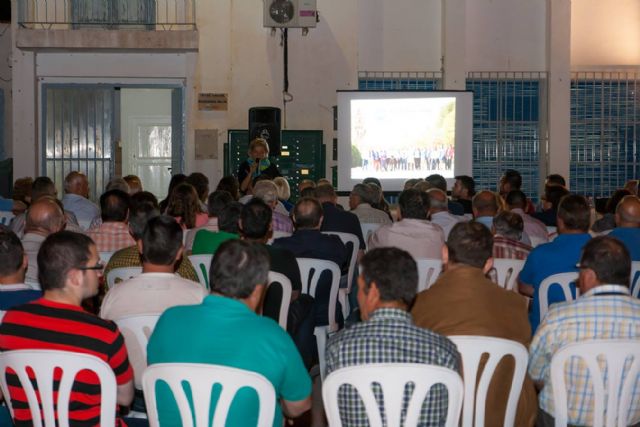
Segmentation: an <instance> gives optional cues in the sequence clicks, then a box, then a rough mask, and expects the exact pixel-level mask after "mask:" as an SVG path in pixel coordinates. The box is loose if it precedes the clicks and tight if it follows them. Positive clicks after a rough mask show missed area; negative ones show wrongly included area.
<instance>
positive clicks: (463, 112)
mask: <svg viewBox="0 0 640 427" xmlns="http://www.w3.org/2000/svg"><path fill="white" fill-rule="evenodd" d="M443 97H455V98H456V138H455V159H454V176H458V175H469V176H473V175H472V173H473V150H472V148H473V147H472V145H473V92H472V91H468V90H460V91H455V90H438V91H384V90H366V91H365V90H338V91H336V99H337V106H338V107H337V108H338V123H337V137H338V191H340V192H347V191H351V189H352V188H353V186H354V185H356V184H358V183H360V182H361V180H358V179H351V143H350V141H351V114H350V108H349V103H350V101H351V100H361V99H398V98H407V99H415V98H443ZM345 106H346V107H347V108H344V107H345ZM371 176H375V175H374V174H372V175H371ZM423 178H426V176H425V177H423ZM381 181H382V186H383V190H384V191H402V189H403V187H404V183H405V181H406V180H405V179H384V180H381ZM454 182H455V178H447V188H448V189H451V188H452V187H453V184H454Z"/></svg>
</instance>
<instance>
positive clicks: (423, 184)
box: [413, 181, 434, 193]
mask: <svg viewBox="0 0 640 427" xmlns="http://www.w3.org/2000/svg"><path fill="white" fill-rule="evenodd" d="M413 188H414V189H416V190H418V191H422V192H423V193H424V192H427V191H429V190H431V189H432V188H434V186H433V185H431V183H430V182H427V181H418V182H416V183H415V185H414V186H413Z"/></svg>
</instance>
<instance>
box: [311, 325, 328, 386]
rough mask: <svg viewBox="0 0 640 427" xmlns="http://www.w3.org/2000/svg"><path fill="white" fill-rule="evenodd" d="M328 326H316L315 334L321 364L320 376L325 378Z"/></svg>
mask: <svg viewBox="0 0 640 427" xmlns="http://www.w3.org/2000/svg"><path fill="white" fill-rule="evenodd" d="M327 332H328V326H316V328H315V329H314V330H313V334H314V335H315V336H316V345H317V347H318V364H319V365H320V378H322V379H323V380H324V376H325V371H326V360H325V350H326V347H327Z"/></svg>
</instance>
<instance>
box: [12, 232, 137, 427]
mask: <svg viewBox="0 0 640 427" xmlns="http://www.w3.org/2000/svg"><path fill="white" fill-rule="evenodd" d="M38 268H39V280H40V284H41V285H42V289H43V290H44V296H43V298H40V299H38V300H36V301H34V302H31V303H29V304H25V305H21V306H17V307H15V308H13V309H11V310H9V311H7V313H6V314H5V316H4V319H3V321H2V324H1V325H0V351H3V352H4V351H11V350H63V351H69V352H77V353H84V354H91V355H93V356H96V357H98V358H100V359H101V360H103V361H104V362H106V363H107V364H108V365H109V366H110V367H111V368H112V369H113V373H114V375H115V377H116V382H117V384H118V388H117V403H118V404H119V405H125V406H126V405H129V404H130V403H131V400H132V398H133V371H132V369H131V366H130V365H129V360H128V358H127V349H126V347H125V345H124V339H123V338H122V335H121V334H120V331H119V330H118V328H117V327H116V325H115V324H114V323H113V322H109V321H106V320H102V319H100V318H99V317H97V316H94V315H92V314H89V313H87V312H85V311H84V310H83V309H82V307H81V304H82V300H84V299H85V298H89V297H92V296H94V295H96V293H97V292H98V282H99V279H100V276H101V271H102V269H103V268H104V266H103V265H101V264H100V258H99V256H98V252H97V251H96V246H95V244H94V243H93V241H92V240H91V239H90V238H89V237H87V236H85V235H82V234H78V233H73V232H70V231H62V232H59V233H54V234H52V235H50V236H49V237H47V239H46V240H45V241H44V242H43V244H42V246H41V248H40V252H39V253H38ZM16 381H17V379H16V378H15V377H14V378H9V383H10V384H15V383H16ZM98 385H99V382H98V379H97V377H96V376H95V374H93V373H90V372H87V371H83V372H81V373H80V374H79V375H78V376H77V378H76V382H75V384H74V386H73V389H72V392H71V399H70V402H69V418H70V421H71V425H73V426H96V425H99V421H100V387H98ZM12 390H14V391H15V393H11V402H12V405H13V409H14V423H15V425H16V426H29V425H32V419H31V413H30V411H29V409H28V405H27V402H26V400H25V397H24V394H23V393H22V392H21V390H19V389H17V388H14V389H12ZM113 410H114V411H115V410H116V408H113ZM116 425H118V426H123V425H125V424H124V422H123V420H122V419H120V418H119V417H118V419H117V423H116Z"/></svg>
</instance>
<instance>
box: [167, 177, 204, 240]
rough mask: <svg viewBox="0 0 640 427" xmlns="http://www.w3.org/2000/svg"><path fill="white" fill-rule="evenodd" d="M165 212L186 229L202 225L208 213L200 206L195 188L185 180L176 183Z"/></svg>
mask: <svg viewBox="0 0 640 427" xmlns="http://www.w3.org/2000/svg"><path fill="white" fill-rule="evenodd" d="M166 213H167V215H170V216H172V217H174V218H175V219H176V221H178V223H179V224H180V225H181V226H182V227H183V228H184V229H186V230H190V229H192V228H196V227H202V226H203V225H205V224H206V223H207V221H208V220H209V215H207V214H206V213H205V212H204V211H203V209H202V208H201V207H200V199H199V197H198V193H196V189H195V188H194V187H193V185H191V184H189V183H186V182H185V183H182V184H180V185H178V186H177V187H176V188H174V189H173V191H172V192H171V196H170V197H169V204H168V205H167V212H166Z"/></svg>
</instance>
